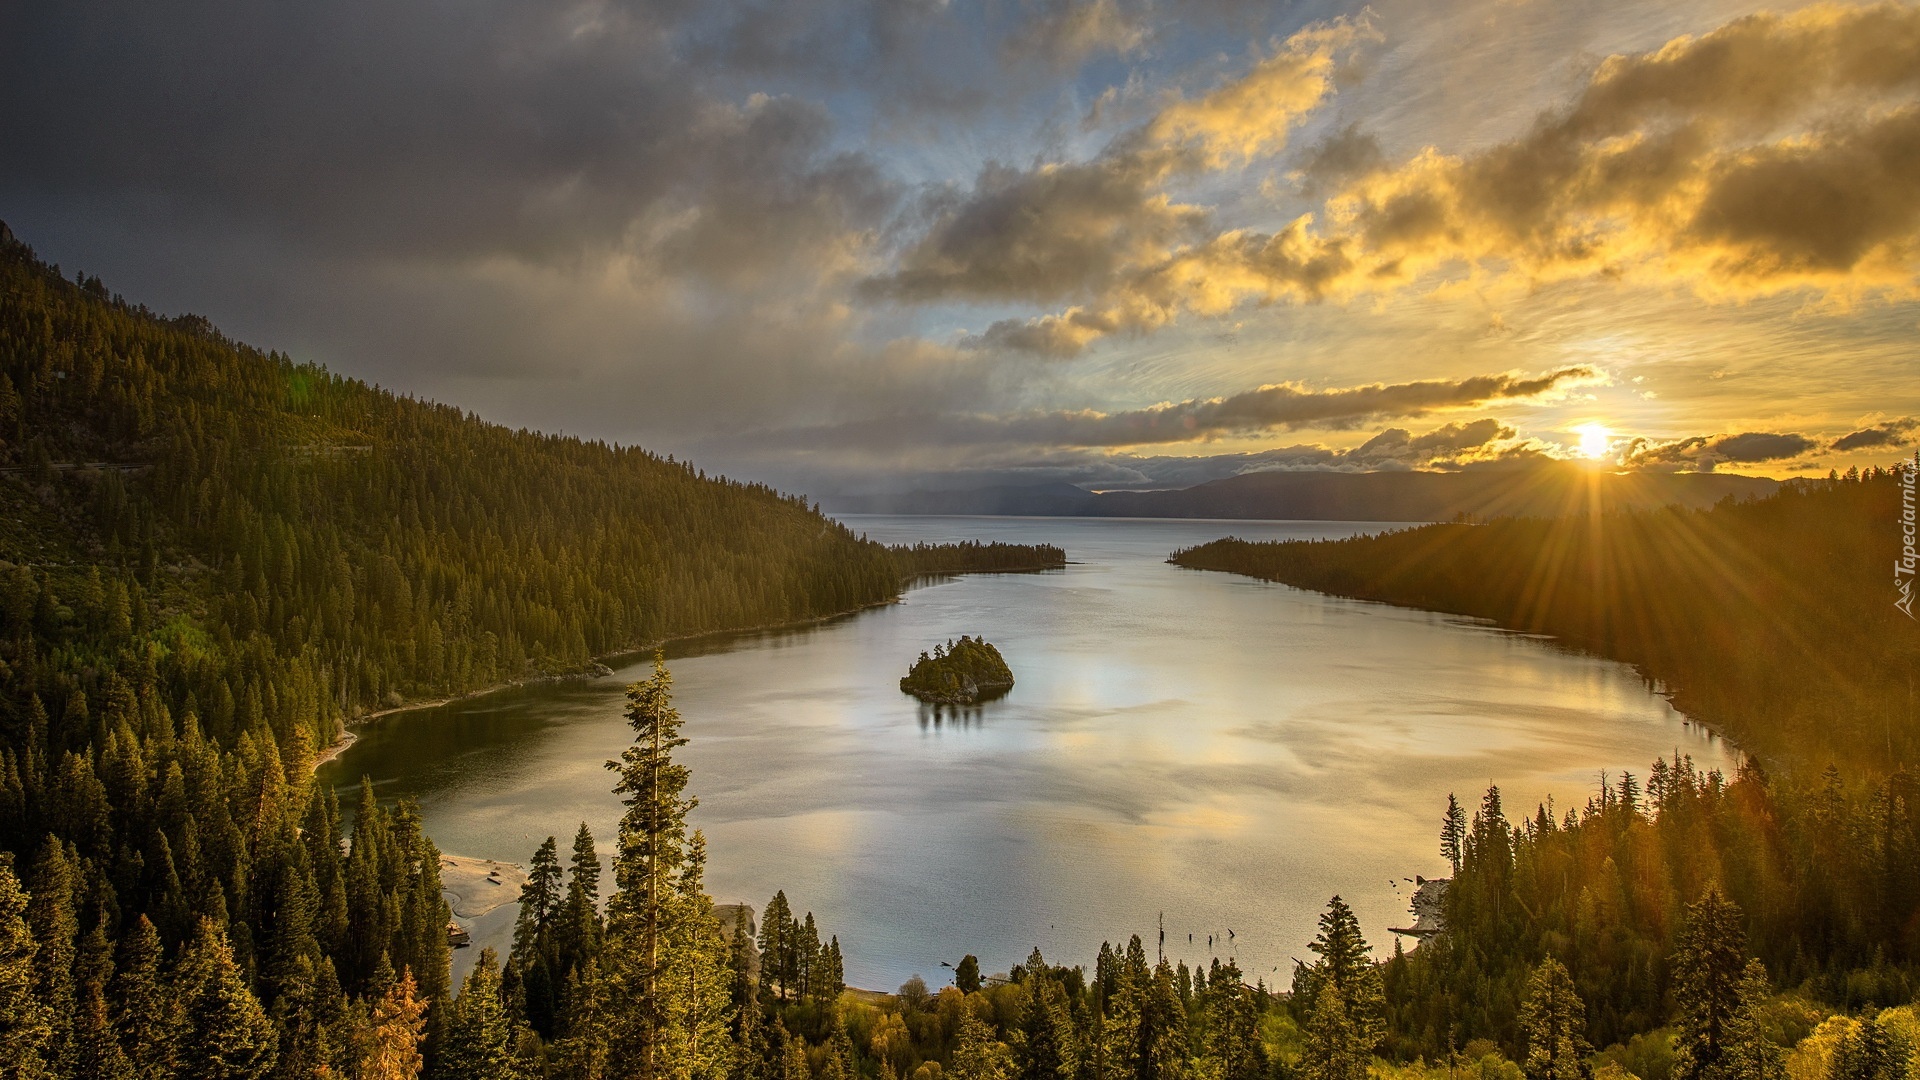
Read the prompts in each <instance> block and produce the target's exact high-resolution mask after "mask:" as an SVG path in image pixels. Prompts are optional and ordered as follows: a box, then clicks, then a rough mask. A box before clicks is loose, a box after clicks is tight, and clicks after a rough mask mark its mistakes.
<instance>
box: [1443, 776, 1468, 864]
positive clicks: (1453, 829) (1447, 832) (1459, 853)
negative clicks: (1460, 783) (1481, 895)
mask: <svg viewBox="0 0 1920 1080" xmlns="http://www.w3.org/2000/svg"><path fill="white" fill-rule="evenodd" d="M1466 849H1467V812H1466V810H1465V809H1463V808H1462V807H1461V806H1460V800H1458V799H1456V798H1454V797H1453V792H1451V791H1449V792H1447V812H1446V815H1445V816H1444V817H1442V818H1441V819H1440V857H1441V858H1443V859H1446V860H1447V863H1448V865H1450V866H1452V867H1453V873H1454V875H1455V876H1456V877H1457V876H1459V874H1460V860H1461V858H1462V857H1464V856H1465V854H1466Z"/></svg>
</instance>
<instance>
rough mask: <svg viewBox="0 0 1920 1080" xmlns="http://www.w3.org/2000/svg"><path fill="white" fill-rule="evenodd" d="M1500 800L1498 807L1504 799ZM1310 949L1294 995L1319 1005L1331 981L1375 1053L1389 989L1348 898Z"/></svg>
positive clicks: (1332, 906)
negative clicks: (1312, 954) (1310, 959)
mask: <svg viewBox="0 0 1920 1080" xmlns="http://www.w3.org/2000/svg"><path fill="white" fill-rule="evenodd" d="M1496 799H1497V797H1496ZM1494 805H1495V810H1496V812H1497V810H1498V802H1497V801H1496V802H1495V804H1494ZM1307 948H1309V949H1312V950H1313V951H1314V952H1315V953H1316V954H1318V955H1319V957H1320V959H1319V960H1317V961H1315V962H1314V963H1313V964H1312V965H1311V966H1307V965H1302V966H1300V967H1299V968H1297V969H1296V970H1295V972H1294V980H1293V992H1294V1000H1295V1001H1296V1002H1305V1003H1309V1006H1310V1007H1311V1008H1313V1009H1316V1010H1317V1009H1318V1008H1319V1004H1318V1003H1319V1001H1320V997H1321V990H1322V989H1323V988H1324V987H1327V986H1331V987H1332V988H1333V990H1334V993H1335V994H1336V995H1337V996H1338V997H1339V998H1340V1006H1341V1007H1340V1019H1341V1022H1342V1023H1343V1024H1347V1025H1350V1026H1351V1027H1352V1029H1353V1036H1354V1038H1355V1039H1357V1040H1359V1041H1360V1043H1361V1044H1362V1046H1363V1049H1364V1051H1365V1052H1368V1053H1371V1052H1372V1050H1373V1048H1374V1047H1375V1046H1378V1045H1379V1043H1380V1040H1382V1039H1383V1038H1385V1037H1386V991H1385V987H1384V985H1383V983H1382V980H1381V974H1380V969H1379V968H1378V967H1377V966H1376V965H1375V964H1374V962H1373V956H1372V951H1373V950H1372V946H1370V945H1368V944H1367V939H1366V937H1365V936H1364V935H1363V934H1361V932H1360V920H1359V919H1358V918H1356V917H1355V916H1354V914H1353V909H1352V908H1351V907H1349V906H1348V905H1347V902H1346V901H1345V900H1342V899H1341V898H1340V897H1338V896H1335V897H1334V898H1333V899H1331V900H1329V901H1328V902H1327V910H1326V911H1325V912H1324V913H1322V914H1321V916H1320V932H1319V933H1318V934H1317V935H1316V936H1315V937H1314V939H1313V941H1312V942H1311V943H1309V944H1308V946H1307Z"/></svg>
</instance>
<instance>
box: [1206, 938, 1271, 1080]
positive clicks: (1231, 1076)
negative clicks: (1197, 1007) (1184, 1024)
mask: <svg viewBox="0 0 1920 1080" xmlns="http://www.w3.org/2000/svg"><path fill="white" fill-rule="evenodd" d="M1213 964H1214V966H1213V970H1212V974H1211V975H1209V976H1207V977H1206V978H1205V980H1204V982H1202V983H1201V986H1202V987H1203V989H1201V990H1199V991H1198V992H1197V993H1198V996H1199V998H1200V1000H1201V1002H1202V1008H1203V1010H1204V1012H1205V1015H1206V1040H1205V1045H1204V1049H1203V1056H1204V1059H1205V1061H1206V1063H1207V1066H1208V1069H1207V1075H1208V1076H1209V1077H1212V1078H1213V1080H1261V1078H1263V1077H1265V1076H1266V1075H1267V1071H1268V1062H1267V1051H1266V1044H1265V1043H1264V1042H1262V1040H1261V1038H1260V1015H1261V1012H1262V1011H1263V1010H1262V1008H1261V1004H1260V1002H1259V1001H1258V1000H1256V998H1255V995H1254V991H1253V989H1252V988H1251V987H1248V986H1246V985H1245V984H1244V983H1242V982H1241V974H1240V969H1239V968H1238V967H1237V966H1235V965H1234V964H1233V962H1232V961H1230V960H1229V961H1228V962H1227V963H1225V964H1222V963H1220V961H1219V960H1215V961H1214V962H1213ZM1197 974H1198V973H1197V972H1196V975H1197Z"/></svg>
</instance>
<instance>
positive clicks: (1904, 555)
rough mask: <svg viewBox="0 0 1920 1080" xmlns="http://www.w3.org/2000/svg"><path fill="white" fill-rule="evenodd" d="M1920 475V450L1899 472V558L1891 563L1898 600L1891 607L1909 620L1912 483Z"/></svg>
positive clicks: (1911, 568)
mask: <svg viewBox="0 0 1920 1080" xmlns="http://www.w3.org/2000/svg"><path fill="white" fill-rule="evenodd" d="M1916 474H1920V450H1916V451H1914V454H1913V464H1911V465H1906V466H1904V467H1902V468H1901V470H1900V557H1899V558H1898V559H1895V560H1894V562H1893V587H1894V589H1895V590H1897V591H1898V592H1899V593H1900V598H1899V599H1898V600H1895V601H1894V602H1893V606H1894V607H1897V608H1899V609H1900V610H1901V611H1902V612H1904V613H1905V614H1906V616H1907V618H1909V619H1913V618H1915V616H1914V614H1913V571H1914V562H1915V560H1916V558H1917V557H1920V556H1916V554H1915V552H1914V549H1913V544H1914V508H1913V482H1914V477H1915V475H1916Z"/></svg>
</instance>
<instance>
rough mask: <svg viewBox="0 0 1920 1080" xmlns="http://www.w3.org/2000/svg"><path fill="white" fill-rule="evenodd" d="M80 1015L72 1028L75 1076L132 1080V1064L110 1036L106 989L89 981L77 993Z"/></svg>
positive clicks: (111, 1022) (95, 1079) (90, 1079)
mask: <svg viewBox="0 0 1920 1080" xmlns="http://www.w3.org/2000/svg"><path fill="white" fill-rule="evenodd" d="M80 997H81V1001H80V1015H79V1017H78V1018H77V1019H76V1022H75V1024H74V1061H75V1065H76V1070H75V1075H77V1076H83V1077H86V1078H87V1080H133V1078H134V1076H136V1075H137V1074H136V1073H135V1072H134V1070H133V1063H132V1062H130V1061H129V1060H128V1059H127V1054H126V1051H125V1050H123V1049H121V1047H120V1040H119V1039H118V1038H116V1037H115V1036H114V1033H113V1021H112V1019H111V1018H110V1017H109V1016H108V1014H107V995H106V989H105V988H104V987H103V986H101V984H100V983H99V982H98V981H94V980H89V981H88V982H87V984H86V985H85V987H83V988H82V990H81V994H80Z"/></svg>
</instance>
